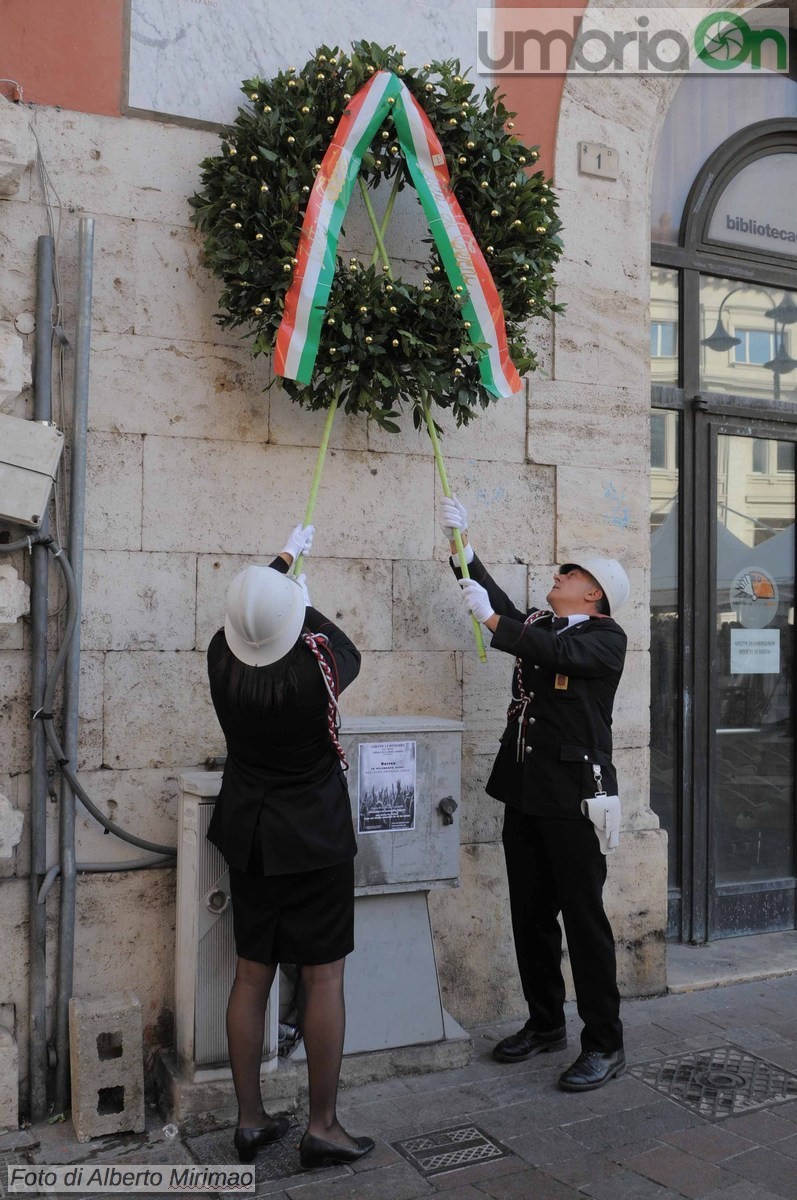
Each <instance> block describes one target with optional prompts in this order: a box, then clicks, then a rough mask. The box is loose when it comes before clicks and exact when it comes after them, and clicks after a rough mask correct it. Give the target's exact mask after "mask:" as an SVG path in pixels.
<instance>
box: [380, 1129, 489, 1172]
mask: <svg viewBox="0 0 797 1200" xmlns="http://www.w3.org/2000/svg"><path fill="white" fill-rule="evenodd" d="M393 1149H394V1150H398V1152H399V1154H402V1155H403V1156H404V1158H406V1159H407V1160H408V1162H410V1163H411V1164H412V1165H413V1167H415V1169H416V1170H417V1171H420V1173H421V1175H425V1176H426V1177H427V1178H428V1177H429V1176H430V1175H441V1174H442V1173H443V1172H444V1171H458V1170H460V1169H461V1168H462V1167H472V1166H475V1165H476V1163H483V1162H493V1161H494V1160H495V1159H498V1158H508V1157H509V1156H510V1154H511V1153H512V1152H511V1150H507V1148H506V1146H502V1145H501V1143H500V1142H497V1141H496V1140H495V1138H492V1137H488V1135H487V1134H486V1133H484V1132H483V1131H482V1130H481V1129H477V1128H476V1126H475V1125H457V1126H456V1127H455V1128H453V1129H435V1130H433V1131H432V1132H431V1133H419V1134H417V1135H416V1136H415V1137H411V1138H405V1140H404V1141H403V1142H393Z"/></svg>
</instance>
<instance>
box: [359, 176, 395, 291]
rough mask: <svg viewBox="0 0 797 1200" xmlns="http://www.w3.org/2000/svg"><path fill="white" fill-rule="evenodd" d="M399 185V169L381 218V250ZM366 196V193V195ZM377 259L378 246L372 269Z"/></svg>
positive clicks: (375, 249) (373, 257)
mask: <svg viewBox="0 0 797 1200" xmlns="http://www.w3.org/2000/svg"><path fill="white" fill-rule="evenodd" d="M400 183H401V169H399V170H398V171H396V177H395V179H394V180H393V187H392V189H391V191H390V196H389V197H388V201H387V208H386V209H385V215H384V217H383V218H382V228H381V229H380V231H379V232H380V233H381V235H382V248H383V249H384V244H385V241H384V239H385V234H386V233H387V227H388V225H389V224H390V218H391V217H392V216H393V205H394V204H395V203H396V196H398V189H399V184H400ZM367 194H368V193H367V192H366V195H367ZM378 258H379V246H378V245H377V246H376V247H375V248H374V252H373V254H372V256H371V266H372V267H375V266H376V260H377V259H378ZM387 265H388V266H389V265H390V264H389V263H388V264H387Z"/></svg>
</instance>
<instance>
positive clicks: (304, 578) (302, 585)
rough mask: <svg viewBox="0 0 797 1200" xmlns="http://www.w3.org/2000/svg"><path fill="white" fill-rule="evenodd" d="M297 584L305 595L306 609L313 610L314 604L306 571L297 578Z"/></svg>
mask: <svg viewBox="0 0 797 1200" xmlns="http://www.w3.org/2000/svg"><path fill="white" fill-rule="evenodd" d="M296 582H297V583H298V585H299V587H300V588H301V589H302V593H303V595H304V603H305V607H306V608H312V607H313V602H312V600H311V599H310V593H309V592H308V590H307V576H306V575H305V573H304V571H303V572H302V574H301V575H297V576H296Z"/></svg>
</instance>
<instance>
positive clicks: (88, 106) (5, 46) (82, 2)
mask: <svg viewBox="0 0 797 1200" xmlns="http://www.w3.org/2000/svg"><path fill="white" fill-rule="evenodd" d="M123 19H124V0H0V76H2V77H3V78H10V79H16V80H17V82H18V83H20V84H21V85H22V89H23V98H24V99H25V100H31V101H33V103H34V104H60V105H61V107H62V108H71V109H76V110H77V111H78V112H92V113H103V114H105V115H107V116H118V115H119V113H120V112H121V102H122V26H123ZM0 86H2V94H3V95H4V96H6V97H10V95H11V92H10V89H9V88H8V87H7V86H6V85H5V84H3V85H0Z"/></svg>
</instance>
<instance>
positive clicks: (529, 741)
mask: <svg viewBox="0 0 797 1200" xmlns="http://www.w3.org/2000/svg"><path fill="white" fill-rule="evenodd" d="M469 572H470V575H471V578H472V579H475V580H476V581H477V582H478V583H480V584H481V585H482V586H483V587H484V588H486V589H487V592H488V594H489V597H490V603H491V604H492V606H493V609H494V610H495V612H496V613H497V614H498V616H499V618H500V620H499V622H498V628H497V629H496V631H495V633H494V634H493V638H492V642H491V645H492V646H493V647H494V648H495V649H497V650H505V651H506V652H507V654H511V655H514V656H516V657H519V658H520V659H521V661H522V673H523V686H524V690H525V692H526V694H527V695H528V696H530V697H531V699H530V702H529V704H528V705H527V707H526V712H525V720H526V721H527V722H528V724H527V726H526V728H525V734H524V736H523V737H522V743H523V744H524V745H525V752H524V757H523V758H522V761H518V733H519V727H518V720H517V719H516V720H514V721H511V722H510V723H509V724H508V725H507V727H506V729H505V731H504V733H503V735H502V737H501V747H500V750H499V752H498V756H497V758H496V760H495V763H494V765H493V770H492V773H491V775H490V778H489V780H488V782H487V794H488V795H489V796H492V797H493V798H494V799H496V800H501V801H503V803H505V804H509V805H511V806H512V807H514V808H519V809H521V810H522V811H523V812H526V813H530V814H532V815H536V816H549V817H569V818H581V817H582V813H581V801H582V799H585V798H586V797H589V796H594V795H595V776H594V772H593V769H592V764H593V763H597V764H598V765H599V766H600V769H601V775H602V777H603V788H604V791H606V792H608V793H609V794H610V795H612V794H613V793H616V791H617V776H616V773H615V769H614V767H613V765H612V707H613V705H614V695H615V692H616V691H617V685H618V683H619V682H620V676H621V675H622V671H623V663H624V661H625V650H626V640H627V639H626V636H625V633H624V632H623V630H622V629H621V628H620V626H619V625H618V624H617V623H616V621H614V620H612V618H611V617H590V618H589V619H588V620H586V621H583V622H581V623H580V624H578V625H573V626H571V627H570V628H569V629H566V630H563V631H562V632H561V633H556V632H555V631H554V630H553V629H552V628H551V625H550V620H549V619H548V618H542V619H541V621H540V623H539V624H534V625H530V626H525V627H524V624H523V622H524V621H525V619H526V617H527V615H528V614H527V613H523V612H521V611H520V609H517V608H515V606H514V604H513V603H512V601H511V600H510V599H509V597H508V596H507V595H506V593H505V592H503V591H502V590H501V588H500V587H499V586H498V584H497V583H496V582H495V580H494V579H492V578H491V576H490V575H489V574H488V573H487V571H486V569H485V567H484V565H483V564H482V563H481V562H480V561H479V559H478V558H476V557H475V556H474V559H473V562H472V564H471V565H470V567H469ZM456 573H457V575H459V571H457V572H456Z"/></svg>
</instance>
